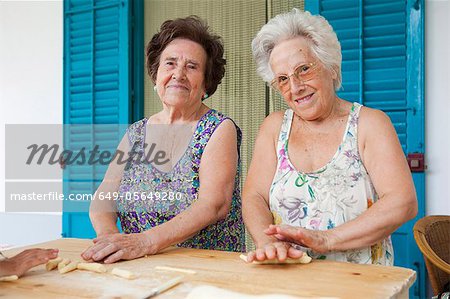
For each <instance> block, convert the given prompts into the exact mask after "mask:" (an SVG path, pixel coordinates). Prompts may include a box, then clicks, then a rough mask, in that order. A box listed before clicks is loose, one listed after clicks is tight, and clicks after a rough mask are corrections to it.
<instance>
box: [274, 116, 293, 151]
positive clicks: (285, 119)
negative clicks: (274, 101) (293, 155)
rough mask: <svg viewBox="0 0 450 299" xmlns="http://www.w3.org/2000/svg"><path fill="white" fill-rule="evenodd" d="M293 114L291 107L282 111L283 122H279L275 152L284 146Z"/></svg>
mask: <svg viewBox="0 0 450 299" xmlns="http://www.w3.org/2000/svg"><path fill="white" fill-rule="evenodd" d="M293 115H294V111H292V109H287V110H286V111H285V112H284V117H283V123H282V124H281V129H280V134H279V135H278V143H277V153H279V152H280V150H282V149H283V148H284V146H285V145H286V142H287V141H288V139H289V132H290V131H291V125H292V117H293Z"/></svg>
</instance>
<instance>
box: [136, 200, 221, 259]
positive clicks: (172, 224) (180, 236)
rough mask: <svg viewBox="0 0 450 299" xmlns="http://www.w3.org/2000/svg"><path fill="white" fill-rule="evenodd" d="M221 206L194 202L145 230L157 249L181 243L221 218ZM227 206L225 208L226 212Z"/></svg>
mask: <svg viewBox="0 0 450 299" xmlns="http://www.w3.org/2000/svg"><path fill="white" fill-rule="evenodd" d="M221 208H223V207H219V208H215V207H212V206H210V205H206V204H203V203H199V202H196V203H194V204H193V205H192V206H191V207H190V208H188V209H186V210H185V211H183V212H181V213H180V214H178V215H177V216H175V217H174V218H172V219H171V220H169V221H167V222H165V223H163V224H161V225H158V226H156V227H154V228H152V229H150V230H148V231H146V232H144V234H147V235H148V237H149V238H150V240H151V242H152V244H153V246H154V247H155V248H156V250H157V251H160V250H162V249H164V248H167V247H169V246H171V245H175V244H178V243H181V242H183V241H185V240H187V239H189V238H191V237H193V236H194V235H195V234H197V233H198V232H199V231H200V230H202V229H203V228H205V227H207V226H208V225H211V224H213V223H216V222H217V221H219V220H220V219H222V218H223V217H222V214H223V213H225V212H221V211H220V210H221ZM228 211H229V208H228V209H226V213H225V214H228Z"/></svg>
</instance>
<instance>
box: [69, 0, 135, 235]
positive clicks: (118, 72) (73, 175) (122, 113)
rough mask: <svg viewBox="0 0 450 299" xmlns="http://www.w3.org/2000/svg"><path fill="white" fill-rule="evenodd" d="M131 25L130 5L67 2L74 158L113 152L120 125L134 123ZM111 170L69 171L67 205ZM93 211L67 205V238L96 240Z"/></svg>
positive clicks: (111, 0) (113, 0)
mask: <svg viewBox="0 0 450 299" xmlns="http://www.w3.org/2000/svg"><path fill="white" fill-rule="evenodd" d="M129 19H130V17H129V2H128V1H118V0H95V1H94V0H67V1H65V2H64V124H65V126H64V148H65V149H66V150H71V151H72V152H73V153H74V155H75V154H77V153H79V152H80V151H81V150H82V149H83V148H84V149H85V151H89V150H92V149H93V148H94V146H96V145H97V146H99V148H100V150H104V151H110V152H113V151H114V150H115V148H116V146H117V144H118V141H119V140H120V138H121V134H122V133H123V130H122V129H121V127H123V125H122V126H119V125H118V124H128V123H129V114H130V113H129V110H130V109H129V102H130V100H129V99H130V94H131V92H130V87H129V56H130V55H129V33H128V32H129V25H128V24H129ZM85 153H86V152H85ZM86 154H87V153H86ZM86 156H87V157H89V156H88V155H86ZM106 168H107V165H100V164H99V163H94V164H93V165H89V164H88V163H86V161H85V163H80V165H79V164H77V163H71V164H70V165H68V166H67V167H66V168H65V170H64V193H65V195H66V199H67V198H68V197H69V195H71V196H73V197H74V196H77V195H78V196H79V198H81V196H82V195H86V194H92V193H93V192H94V191H95V190H96V188H97V187H98V185H99V184H100V182H101V180H102V179H103V176H104V173H105V171H106ZM88 210H89V201H79V200H74V201H68V200H66V201H65V202H64V205H63V236H64V237H78V238H91V237H95V232H94V230H93V229H92V226H91V223H90V221H89V216H88Z"/></svg>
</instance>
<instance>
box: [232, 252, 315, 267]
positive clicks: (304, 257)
mask: <svg viewBox="0 0 450 299" xmlns="http://www.w3.org/2000/svg"><path fill="white" fill-rule="evenodd" d="M239 257H240V258H241V260H243V261H245V262H247V256H246V255H244V254H241V255H240V256H239ZM311 260H312V259H311V257H309V256H308V254H306V252H304V253H303V255H302V256H301V257H300V258H299V259H291V258H287V259H286V260H285V261H284V262H280V261H279V260H278V259H275V260H265V261H262V262H259V261H253V262H252V264H255V265H280V264H308V263H310V262H311Z"/></svg>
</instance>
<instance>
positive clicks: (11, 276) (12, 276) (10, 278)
mask: <svg viewBox="0 0 450 299" xmlns="http://www.w3.org/2000/svg"><path fill="white" fill-rule="evenodd" d="M17 279H19V276H17V275H9V276H2V277H0V281H14V280H17Z"/></svg>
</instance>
